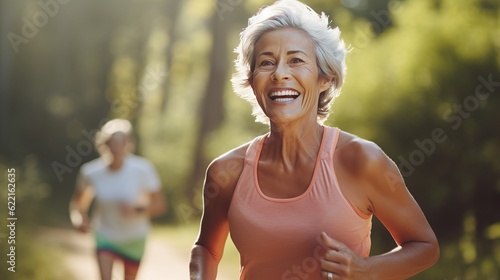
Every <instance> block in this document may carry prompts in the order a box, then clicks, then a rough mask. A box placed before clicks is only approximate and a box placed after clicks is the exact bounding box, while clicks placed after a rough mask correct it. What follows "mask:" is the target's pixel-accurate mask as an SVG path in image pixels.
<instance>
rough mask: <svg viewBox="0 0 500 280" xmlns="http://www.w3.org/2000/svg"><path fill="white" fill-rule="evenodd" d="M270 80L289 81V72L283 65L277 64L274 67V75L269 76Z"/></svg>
mask: <svg viewBox="0 0 500 280" xmlns="http://www.w3.org/2000/svg"><path fill="white" fill-rule="evenodd" d="M271 79H272V80H274V81H281V80H288V79H290V72H289V69H288V66H287V65H286V64H285V63H278V64H277V65H276V69H275V70H274V73H273V74H272V75H271Z"/></svg>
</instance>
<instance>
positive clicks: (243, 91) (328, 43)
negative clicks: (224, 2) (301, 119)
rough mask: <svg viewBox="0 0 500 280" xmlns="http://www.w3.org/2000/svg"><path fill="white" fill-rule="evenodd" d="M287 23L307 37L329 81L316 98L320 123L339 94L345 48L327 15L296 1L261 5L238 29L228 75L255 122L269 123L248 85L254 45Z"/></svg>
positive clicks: (343, 70)
mask: <svg viewBox="0 0 500 280" xmlns="http://www.w3.org/2000/svg"><path fill="white" fill-rule="evenodd" d="M287 27H291V28H296V29H298V30H301V31H303V32H305V34H307V35H308V36H309V37H310V38H311V40H312V42H313V43H314V51H315V54H316V64H317V66H318V72H319V74H320V76H322V77H324V78H326V79H328V80H330V81H331V85H330V87H329V88H328V89H327V90H325V91H323V92H321V94H320V97H319V100H318V122H319V123H323V122H324V121H325V120H326V119H327V118H328V116H329V115H330V109H331V106H332V103H333V101H334V99H335V98H336V97H337V96H339V95H340V89H341V87H342V84H343V82H344V77H345V72H346V64H345V57H346V54H347V49H346V47H345V44H344V41H343V40H342V39H341V38H340V30H339V29H338V27H335V28H331V27H330V26H329V22H328V16H326V15H325V14H324V13H321V14H318V13H316V12H315V11H314V10H312V9H311V8H310V7H309V6H307V5H305V4H303V3H301V2H299V1H296V0H279V1H276V2H275V3H274V4H272V5H270V6H265V7H263V8H261V9H260V11H259V12H258V13H257V14H255V15H254V16H252V17H251V18H250V19H249V20H248V26H247V27H246V28H245V29H244V30H243V31H242V32H241V33H240V42H239V44H238V46H237V47H236V48H235V53H237V54H238V57H237V58H236V60H235V68H236V72H235V73H234V74H233V77H232V79H231V83H232V85H233V89H234V91H235V92H236V94H238V95H239V96H240V97H242V98H243V99H245V100H247V101H249V102H250V104H252V106H253V115H254V116H255V118H256V121H257V122H261V123H264V124H269V118H268V117H267V116H266V115H265V114H264V112H263V111H262V109H261V108H260V106H259V104H258V103H257V100H256V98H255V95H254V93H253V90H252V87H251V85H250V82H251V79H252V75H253V71H254V69H255V45H256V43H257V41H258V40H259V39H260V38H261V37H262V35H263V34H264V33H266V32H268V31H272V30H276V29H280V28H287Z"/></svg>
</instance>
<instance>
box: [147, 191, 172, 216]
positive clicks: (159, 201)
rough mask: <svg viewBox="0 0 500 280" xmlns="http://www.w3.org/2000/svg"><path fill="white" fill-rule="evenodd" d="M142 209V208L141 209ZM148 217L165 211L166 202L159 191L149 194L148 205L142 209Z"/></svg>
mask: <svg viewBox="0 0 500 280" xmlns="http://www.w3.org/2000/svg"><path fill="white" fill-rule="evenodd" d="M141 210H142V209H141ZM143 211H144V212H145V214H146V215H148V216H149V217H157V216H160V215H162V214H163V213H165V212H166V211H167V203H166V202H165V198H164V197H163V193H162V192H161V191H156V192H152V193H150V195H149V205H148V206H147V207H146V208H145V209H144V210H143Z"/></svg>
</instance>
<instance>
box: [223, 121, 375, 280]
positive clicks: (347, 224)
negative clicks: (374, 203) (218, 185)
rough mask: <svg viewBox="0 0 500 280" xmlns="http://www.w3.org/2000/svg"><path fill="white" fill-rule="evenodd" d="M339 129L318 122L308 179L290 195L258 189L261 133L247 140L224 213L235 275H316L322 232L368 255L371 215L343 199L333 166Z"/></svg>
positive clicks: (267, 278) (277, 279)
mask: <svg viewBox="0 0 500 280" xmlns="http://www.w3.org/2000/svg"><path fill="white" fill-rule="evenodd" d="M339 133H340V131H339V129H337V128H332V127H324V129H323V138H322V141H321V147H320V149H319V153H318V157H317V159H316V163H315V168H314V173H313V176H312V180H311V182H310V184H309V186H308V188H307V189H306V191H305V192H304V193H302V194H301V195H299V196H296V197H293V198H272V197H268V196H266V195H265V194H264V193H263V192H262V191H261V189H260V187H259V183H258V180H257V166H258V163H259V156H260V153H261V150H262V146H263V143H264V140H265V138H266V137H267V135H263V136H260V137H257V138H255V139H254V140H253V141H252V142H251V144H250V146H249V148H248V150H247V152H246V156H245V164H244V167H243V171H242V173H241V176H240V178H239V181H238V183H237V185H236V188H235V190H234V194H233V198H232V201H231V205H230V208H229V212H228V221H229V229H230V233H231V239H232V240H233V242H234V244H235V246H236V248H237V249H238V251H239V253H240V262H241V271H240V280H243V279H244V280H281V279H283V280H285V279H289V280H293V279H309V280H320V279H322V278H321V274H320V271H321V267H320V259H321V258H322V257H323V256H324V254H325V252H326V250H325V245H324V244H323V242H322V241H321V239H320V234H321V233H322V232H326V233H327V234H328V235H329V236H330V237H332V238H334V239H336V240H338V241H340V242H343V243H344V244H346V245H347V246H348V247H349V248H350V249H351V250H353V251H354V252H355V253H356V254H358V255H359V256H360V257H368V255H369V253H370V245H371V240H370V233H371V226H372V219H371V218H372V215H366V214H363V213H361V212H360V211H357V210H356V209H355V208H354V207H353V206H352V205H351V204H350V203H349V202H348V201H347V200H346V198H345V197H344V196H343V195H342V192H341V190H340V188H339V185H338V182H337V178H336V175H335V170H334V168H333V154H334V152H335V147H336V145H337V141H338V138H339Z"/></svg>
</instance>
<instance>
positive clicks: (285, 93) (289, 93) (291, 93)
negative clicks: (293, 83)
mask: <svg viewBox="0 0 500 280" xmlns="http://www.w3.org/2000/svg"><path fill="white" fill-rule="evenodd" d="M277 96H292V97H297V96H299V93H298V92H296V91H293V90H284V91H275V92H271V94H270V95H269V97H271V98H272V97H277ZM292 99H293V98H292Z"/></svg>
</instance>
